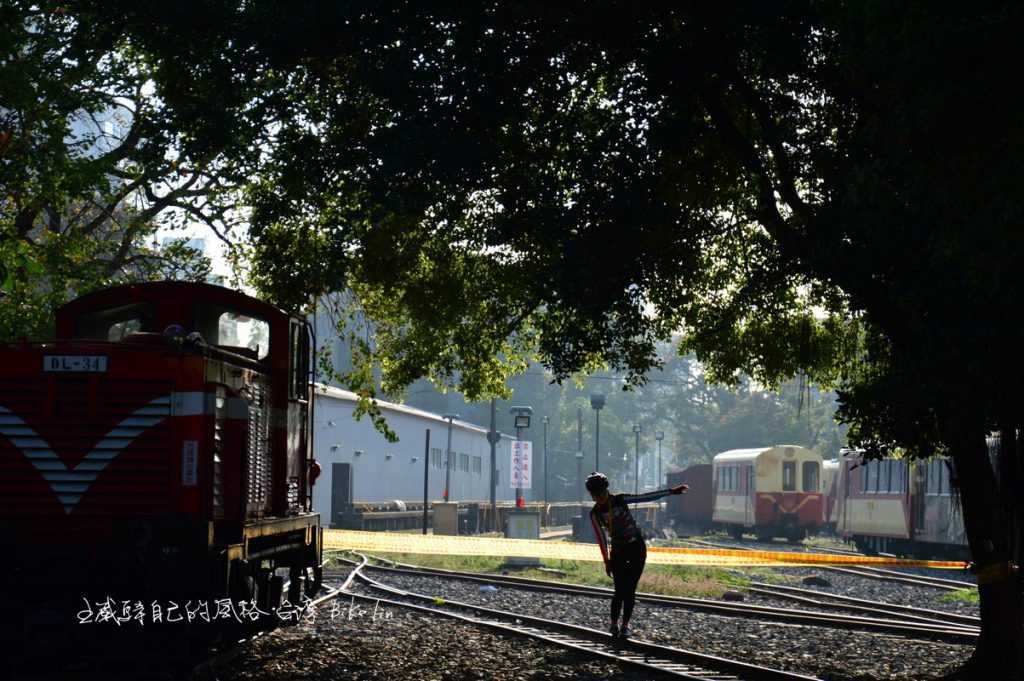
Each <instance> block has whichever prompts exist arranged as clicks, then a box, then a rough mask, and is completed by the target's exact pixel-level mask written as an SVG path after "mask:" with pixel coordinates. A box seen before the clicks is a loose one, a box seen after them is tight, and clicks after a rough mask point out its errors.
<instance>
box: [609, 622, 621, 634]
mask: <svg viewBox="0 0 1024 681" xmlns="http://www.w3.org/2000/svg"><path fill="white" fill-rule="evenodd" d="M608 633H610V634H611V635H612V637H613V638H618V637H619V625H618V624H616V623H615V622H612V626H611V627H609V629H608Z"/></svg>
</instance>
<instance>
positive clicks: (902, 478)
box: [893, 461, 906, 494]
mask: <svg viewBox="0 0 1024 681" xmlns="http://www.w3.org/2000/svg"><path fill="white" fill-rule="evenodd" d="M893 470H894V471H895V473H896V478H895V479H896V483H895V485H894V487H893V492H895V493H896V494H903V492H905V491H906V462H905V461H897V462H895V465H894V467H893Z"/></svg>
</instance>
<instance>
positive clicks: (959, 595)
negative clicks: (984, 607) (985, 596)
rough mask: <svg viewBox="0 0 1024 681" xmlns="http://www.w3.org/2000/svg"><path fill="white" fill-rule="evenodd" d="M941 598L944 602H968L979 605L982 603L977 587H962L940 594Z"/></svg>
mask: <svg viewBox="0 0 1024 681" xmlns="http://www.w3.org/2000/svg"><path fill="white" fill-rule="evenodd" d="M939 600H940V601H942V602H943V603H968V604H970V605H979V604H980V603H981V596H980V595H979V593H978V590H977V589H960V590H959V591H950V592H949V593H944V594H942V595H941V596H939Z"/></svg>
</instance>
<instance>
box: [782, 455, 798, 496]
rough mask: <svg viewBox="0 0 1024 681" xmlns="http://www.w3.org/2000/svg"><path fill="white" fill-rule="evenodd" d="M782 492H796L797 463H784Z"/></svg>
mask: <svg viewBox="0 0 1024 681" xmlns="http://www.w3.org/2000/svg"><path fill="white" fill-rule="evenodd" d="M782 491H783V492H795V491H796V461H783V462H782Z"/></svg>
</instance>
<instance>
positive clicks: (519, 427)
mask: <svg viewBox="0 0 1024 681" xmlns="http://www.w3.org/2000/svg"><path fill="white" fill-rule="evenodd" d="M509 411H510V412H511V413H512V416H513V417H514V418H515V427H516V441H518V442H521V441H522V439H523V430H525V429H526V428H529V427H530V414H532V413H533V407H512V408H511V409H509ZM523 506H525V502H524V501H523V488H522V487H516V508H522V507H523Z"/></svg>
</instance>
